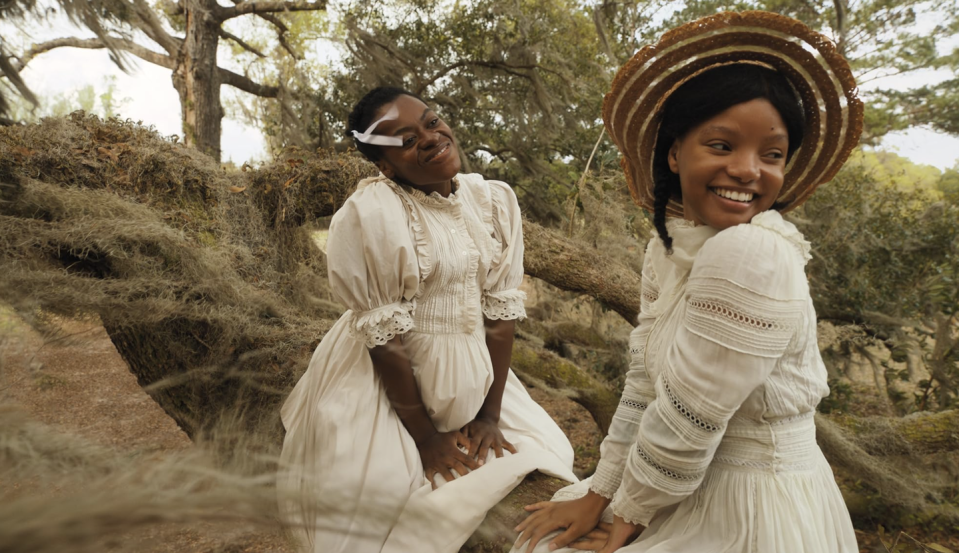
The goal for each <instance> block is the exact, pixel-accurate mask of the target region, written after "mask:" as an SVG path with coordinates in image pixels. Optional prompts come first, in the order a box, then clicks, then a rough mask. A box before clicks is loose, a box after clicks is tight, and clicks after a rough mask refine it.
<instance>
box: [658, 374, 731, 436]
mask: <svg viewBox="0 0 959 553" xmlns="http://www.w3.org/2000/svg"><path fill="white" fill-rule="evenodd" d="M663 389H664V390H666V397H668V398H669V402H670V403H671V404H672V405H673V407H674V408H676V410H677V411H679V414H681V415H682V416H683V417H685V418H686V420H688V421H689V422H691V423H693V424H695V425H696V426H698V427H699V428H700V429H702V430H705V431H706V432H719V431H720V430H722V428H723V426H722V425H718V424H713V423H712V422H710V421H709V420H707V419H705V418H704V417H701V416H699V415H697V414H696V413H694V412H693V411H692V409H690V408H688V407H686V404H685V403H683V401H682V400H681V399H679V397H678V396H677V395H676V393H675V392H674V391H673V389H672V388H671V387H670V386H669V379H668V378H666V375H665V374H663Z"/></svg>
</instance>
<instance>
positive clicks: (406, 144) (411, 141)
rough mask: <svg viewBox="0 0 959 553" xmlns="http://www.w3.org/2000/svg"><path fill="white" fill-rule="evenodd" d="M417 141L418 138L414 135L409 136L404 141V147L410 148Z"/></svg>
mask: <svg viewBox="0 0 959 553" xmlns="http://www.w3.org/2000/svg"><path fill="white" fill-rule="evenodd" d="M415 140H416V137H415V136H413V135H410V136H407V137H406V138H404V139H403V145H404V146H409V145H410V144H412V143H413V142H414V141H415Z"/></svg>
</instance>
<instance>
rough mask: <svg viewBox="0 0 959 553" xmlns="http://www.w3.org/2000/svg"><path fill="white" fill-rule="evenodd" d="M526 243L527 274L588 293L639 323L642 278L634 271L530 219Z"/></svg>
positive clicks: (629, 319)
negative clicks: (637, 318)
mask: <svg viewBox="0 0 959 553" xmlns="http://www.w3.org/2000/svg"><path fill="white" fill-rule="evenodd" d="M523 242H524V244H525V247H526V257H525V260H524V263H523V265H524V267H525V269H526V274H528V275H530V276H534V277H536V278H539V279H541V280H545V281H546V282H548V283H550V284H552V285H553V286H556V287H558V288H562V289H563V290H568V291H570V292H581V293H583V294H588V295H590V296H592V297H594V298H596V299H597V300H599V302H600V303H602V304H603V305H605V306H606V307H608V308H610V309H612V310H613V311H615V312H617V313H619V314H620V315H622V316H623V318H624V319H626V321H627V322H628V323H629V324H631V325H634V326H635V325H636V316H637V315H638V314H639V293H640V290H641V289H642V280H641V279H640V276H639V275H638V274H636V272H635V271H633V270H632V269H630V268H629V267H627V266H626V265H623V264H622V263H620V262H619V261H616V260H614V259H612V258H610V257H609V256H606V255H602V254H601V253H600V252H598V251H596V250H595V249H594V248H590V247H589V246H586V245H583V244H578V243H576V242H575V241H573V240H570V239H568V238H565V237H563V236H561V235H559V234H558V233H556V232H553V231H550V230H548V229H546V228H545V227H542V226H540V225H537V224H536V223H532V222H530V221H523Z"/></svg>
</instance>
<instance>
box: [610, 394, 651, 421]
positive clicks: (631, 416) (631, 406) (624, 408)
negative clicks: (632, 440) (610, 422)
mask: <svg viewBox="0 0 959 553" xmlns="http://www.w3.org/2000/svg"><path fill="white" fill-rule="evenodd" d="M648 406H649V404H648V403H646V402H645V401H642V400H639V399H632V398H628V397H625V396H623V397H622V398H620V400H619V407H618V408H617V409H616V412H615V413H613V418H616V419H619V420H621V421H624V422H628V423H634V424H635V423H639V421H640V420H642V418H643V412H644V411H646V407H648Z"/></svg>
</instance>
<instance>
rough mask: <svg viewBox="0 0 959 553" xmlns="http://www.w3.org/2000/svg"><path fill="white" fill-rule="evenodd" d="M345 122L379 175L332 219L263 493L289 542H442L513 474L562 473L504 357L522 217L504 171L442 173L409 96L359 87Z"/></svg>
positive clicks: (326, 551)
mask: <svg viewBox="0 0 959 553" xmlns="http://www.w3.org/2000/svg"><path fill="white" fill-rule="evenodd" d="M349 126H350V131H351V134H352V136H353V138H354V140H355V143H356V146H357V149H358V150H359V151H360V152H361V153H363V154H364V155H365V156H366V157H367V158H368V159H369V160H370V161H372V162H373V163H375V164H376V165H377V166H378V167H379V169H380V171H381V174H380V175H378V176H376V177H373V178H369V179H364V180H362V181H360V183H359V184H358V185H357V190H356V192H355V193H354V194H353V195H352V196H350V198H349V199H348V200H347V201H346V203H345V204H344V205H343V207H341V208H340V209H339V210H338V211H337V213H336V215H335V216H334V217H333V222H332V225H331V227H330V238H329V241H328V246H327V263H328V265H329V271H330V287H331V289H332V292H333V294H334V296H336V297H337V299H338V300H340V301H341V302H342V303H343V304H344V305H346V307H347V308H349V310H348V311H346V313H344V314H343V316H342V317H340V319H339V321H337V323H336V324H335V325H334V326H333V328H331V329H330V331H329V332H328V333H327V334H326V336H325V337H324V338H323V341H322V342H321V343H320V345H319V346H318V347H317V349H316V352H315V353H314V354H313V358H312V359H311V361H310V366H309V368H308V369H307V371H306V373H305V374H304V375H303V377H302V378H301V379H300V381H299V382H298V383H297V385H296V387H295V388H294V390H293V392H292V393H291V394H290V397H289V398H288V399H287V401H286V403H285V404H284V405H283V408H282V410H281V415H282V419H283V424H284V426H285V427H286V431H287V433H286V438H285V441H284V443H283V452H282V454H281V464H282V465H283V466H284V468H285V471H284V472H282V473H281V477H280V485H279V487H280V493H281V499H282V501H281V505H282V507H283V509H284V512H285V513H286V515H287V518H288V519H289V520H291V521H292V522H293V523H294V527H295V528H296V529H297V530H298V533H299V537H300V538H301V541H302V544H303V546H304V549H305V550H306V551H311V552H312V551H315V552H317V553H320V552H322V553H336V552H342V553H376V552H383V553H386V552H392V553H410V552H414V551H422V552H428V553H455V552H456V551H457V550H459V548H460V546H461V545H462V544H463V543H464V542H465V541H466V539H467V538H468V537H469V536H470V534H472V533H473V531H474V530H475V529H476V528H477V527H478V526H479V525H480V523H481V522H482V520H483V518H484V517H485V515H486V512H487V511H488V510H489V509H490V508H492V507H493V506H494V505H496V504H497V503H498V502H499V501H500V500H501V499H502V498H503V497H505V496H506V494H508V493H509V492H510V490H512V489H513V488H514V487H515V486H516V485H517V484H518V483H519V482H521V481H522V479H523V476H525V475H526V474H528V473H530V472H532V471H534V470H540V471H543V472H546V473H549V474H552V475H554V476H557V477H559V478H564V479H566V480H568V481H570V482H575V481H576V477H575V475H574V474H573V472H572V464H573V448H572V447H571V446H570V444H569V440H568V439H567V438H566V436H565V435H564V434H563V431H562V430H561V429H560V428H559V426H557V425H556V423H555V422H553V420H552V419H551V418H550V417H549V415H548V414H547V413H546V411H544V410H543V409H542V408H541V407H540V406H539V405H537V404H536V402H534V401H533V400H532V398H530V396H529V394H528V393H527V392H526V388H525V387H524V386H523V385H522V383H520V381H519V380H518V379H517V378H516V375H514V374H513V373H512V372H511V371H510V369H509V364H510V352H511V348H512V344H513V329H514V324H515V321H516V319H519V318H522V317H525V315H526V312H525V309H524V307H523V301H524V299H525V297H526V296H525V294H524V293H523V292H522V291H520V290H519V289H518V287H519V285H520V284H521V283H522V280H523V230H522V216H521V215H520V210H519V205H518V204H517V203H516V196H515V195H514V194H513V191H512V189H511V188H510V187H509V186H508V185H507V184H505V183H502V182H499V181H488V180H486V179H484V178H483V177H482V176H480V175H475V174H459V170H460V157H459V152H458V149H457V145H456V141H455V139H454V137H453V132H452V130H450V128H449V127H448V126H447V125H446V123H444V122H443V120H442V119H440V117H439V116H438V115H437V114H436V113H435V112H434V111H433V110H432V109H431V108H430V107H429V106H428V105H427V104H426V103H424V102H423V101H422V100H421V99H420V98H418V97H417V96H416V95H414V94H412V93H410V92H407V91H405V90H401V89H398V88H377V89H374V90H372V91H370V92H369V93H368V94H367V95H366V96H365V97H364V98H363V99H362V100H360V102H358V103H357V105H356V107H355V108H354V109H353V112H352V113H351V115H350V119H349Z"/></svg>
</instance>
